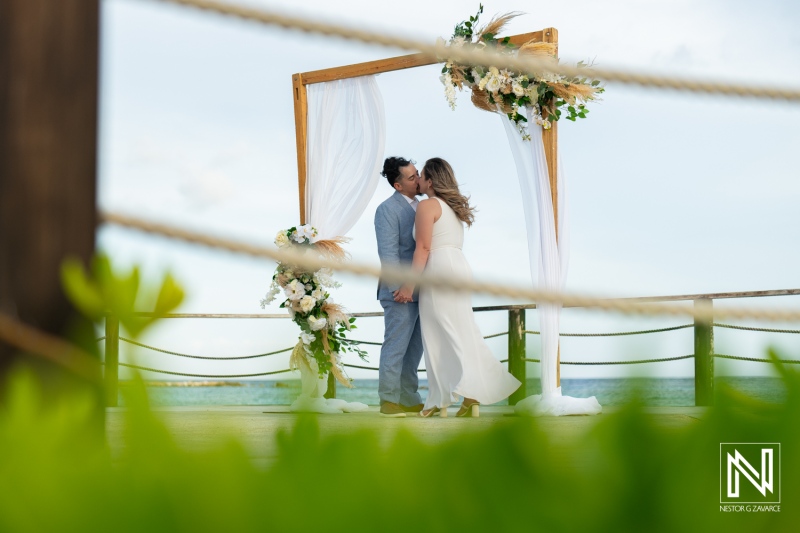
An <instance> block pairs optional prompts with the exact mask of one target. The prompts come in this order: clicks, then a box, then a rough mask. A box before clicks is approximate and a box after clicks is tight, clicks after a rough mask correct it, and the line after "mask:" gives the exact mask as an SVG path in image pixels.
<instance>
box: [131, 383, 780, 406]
mask: <svg viewBox="0 0 800 533" xmlns="http://www.w3.org/2000/svg"><path fill="white" fill-rule="evenodd" d="M353 384H354V385H355V387H354V388H352V389H346V388H344V387H342V386H341V385H340V386H338V387H337V398H341V399H343V400H347V401H350V402H362V403H366V404H368V405H377V404H378V380H376V379H358V380H355V381H354V382H353ZM120 385H121V386H120V405H124V404H125V399H124V391H125V388H126V383H125V382H121V383H120ZM716 386H717V390H719V389H720V388H723V387H730V388H732V389H734V390H735V391H738V392H740V393H743V394H746V395H748V396H750V397H752V398H755V399H758V400H762V401H767V402H782V401H784V400H785V398H786V388H785V386H784V384H783V382H782V380H781V379H779V378H771V377H718V378H716ZM147 390H148V395H149V398H150V402H151V404H152V405H153V406H203V405H289V404H291V403H292V401H293V400H294V399H295V398H296V397H297V395H298V394H300V381H299V380H285V381H220V382H196V381H194V382H192V381H183V382H177V381H160V382H150V383H148V387H147ZM561 390H562V393H563V394H564V395H567V396H574V397H589V396H595V397H597V400H598V401H599V402H600V404H601V405H605V406H615V405H622V404H624V403H626V402H628V401H630V400H631V399H633V398H634V397H635V396H637V395H638V398H639V400H640V401H641V402H642V403H643V404H644V405H648V406H691V405H694V378H618V379H612V378H608V379H564V380H562V382H561ZM540 391H541V386H540V383H539V380H538V379H529V380H528V381H527V394H528V395H531V394H538V393H539V392H540ZM420 393H421V394H422V396H423V398H424V397H425V395H426V393H427V381H426V380H420ZM507 403H508V402H507V401H503V402H500V403H499V404H497V405H505V404H507Z"/></svg>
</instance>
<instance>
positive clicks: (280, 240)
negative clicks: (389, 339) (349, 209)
mask: <svg viewBox="0 0 800 533" xmlns="http://www.w3.org/2000/svg"><path fill="white" fill-rule="evenodd" d="M344 242H346V241H345V239H342V238H337V239H330V240H320V239H318V232H317V230H316V228H314V227H312V226H310V225H308V224H306V225H304V226H296V227H292V228H289V229H287V230H282V231H279V232H278V234H277V235H276V237H275V245H276V246H278V248H287V247H291V248H296V249H299V250H303V251H306V252H313V253H317V254H319V255H322V256H324V257H327V258H333V259H339V260H341V259H344V258H345V257H346V256H347V254H346V253H345V251H344V250H343V249H342V247H341V244H342V243H344ZM338 287H341V283H339V282H337V281H335V280H334V279H333V275H332V272H331V270H330V269H327V268H323V269H320V270H317V271H315V272H309V271H306V270H303V269H302V268H301V267H299V266H297V265H288V264H284V263H278V267H277V268H276V269H275V274H274V275H273V276H272V284H271V286H270V290H269V292H267V295H266V296H265V297H264V298H263V299H262V300H261V308H262V309H263V308H265V307H266V306H267V305H269V304H270V303H272V302H273V301H275V300H276V298H278V296H279V295H281V294H282V295H283V297H284V298H285V300H284V301H283V302H282V303H281V305H280V307H281V308H283V309H286V310H287V311H288V312H289V315H290V316H291V317H292V320H293V321H294V322H295V323H296V324H297V325H298V326H300V331H301V332H300V338H299V340H298V343H297V345H296V346H295V348H294V350H293V351H292V356H291V359H290V367H291V368H299V365H301V364H305V365H307V366H308V362H307V360H306V357H311V358H314V359H315V360H316V362H317V367H318V370H319V375H320V376H324V375H325V374H326V373H328V372H332V373H333V375H334V376H335V377H336V379H337V380H338V381H339V382H340V383H342V384H343V385H345V386H346V387H351V386H352V385H351V383H350V381H351V380H350V379H349V378H347V375H346V374H345V372H344V368H343V367H342V365H341V361H340V359H341V352H347V351H350V352H354V353H356V354H358V356H359V357H361V358H362V359H364V360H366V357H367V353H366V352H365V351H364V350H362V349H360V348H359V347H358V344H357V343H355V342H354V341H351V340H349V339H347V338H346V334H347V332H348V331H351V330H353V329H356V325H355V320H356V319H355V318H353V317H349V316H348V315H347V314H346V313H345V311H344V308H343V307H342V306H340V305H339V304H336V303H334V302H333V301H332V300H331V299H330V294H329V293H328V289H333V288H338Z"/></svg>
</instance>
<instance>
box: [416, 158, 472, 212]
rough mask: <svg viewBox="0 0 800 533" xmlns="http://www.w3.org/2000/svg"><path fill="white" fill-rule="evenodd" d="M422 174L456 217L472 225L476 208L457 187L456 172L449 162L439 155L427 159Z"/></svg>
mask: <svg viewBox="0 0 800 533" xmlns="http://www.w3.org/2000/svg"><path fill="white" fill-rule="evenodd" d="M422 174H423V175H424V178H425V179H429V180H431V182H432V185H433V192H434V193H435V194H436V196H438V197H439V198H441V199H442V200H444V201H445V203H447V205H449V206H450V208H451V209H452V210H453V212H455V214H456V216H457V217H458V219H459V220H460V221H461V222H464V223H465V224H466V225H467V226H472V223H473V222H475V211H476V209H475V208H474V207H472V206H470V205H469V196H464V195H463V194H461V191H460V190H459V189H458V182H457V181H456V173H455V172H453V168H452V167H451V166H450V163H448V162H447V161H445V160H444V159H442V158H440V157H434V158H431V159H428V160H427V161H425V166H424V167H423V168H422Z"/></svg>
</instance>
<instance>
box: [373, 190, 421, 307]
mask: <svg viewBox="0 0 800 533" xmlns="http://www.w3.org/2000/svg"><path fill="white" fill-rule="evenodd" d="M415 216H416V211H414V208H413V207H411V205H410V204H409V203H408V200H406V198H405V196H403V195H402V194H400V193H399V192H397V191H395V193H394V194H393V195H391V196H390V197H389V198H387V199H386V200H384V202H383V203H382V204H381V205H379V206H378V209H377V210H376V211H375V235H376V237H377V238H378V257H380V259H381V266H386V265H391V266H398V265H407V266H411V261H412V260H413V259H414V249H415V248H416V247H417V242H416V241H415V240H414V235H413V233H412V231H413V229H414V218H415ZM399 288H400V284H399V283H392V284H389V283H385V282H384V281H383V280H379V281H378V300H391V301H394V295H393V294H392V293H393V292H394V291H396V290H397V289H399ZM414 301H415V302H416V301H417V294H416V292H415V293H414Z"/></svg>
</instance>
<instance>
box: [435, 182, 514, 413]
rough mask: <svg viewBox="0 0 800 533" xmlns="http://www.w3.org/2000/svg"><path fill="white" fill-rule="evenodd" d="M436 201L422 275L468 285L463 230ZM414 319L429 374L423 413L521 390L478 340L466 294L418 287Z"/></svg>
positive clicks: (487, 401) (489, 401) (495, 399)
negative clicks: (437, 213) (438, 213)
mask: <svg viewBox="0 0 800 533" xmlns="http://www.w3.org/2000/svg"><path fill="white" fill-rule="evenodd" d="M436 200H438V201H439V205H441V207H442V216H441V217H439V220H437V221H436V222H435V223H434V224H433V240H432V241H431V252H430V255H429V256H428V263H427V265H426V266H425V273H426V274H432V275H436V276H447V277H452V278H462V279H464V278H466V279H470V278H471V277H472V270H471V269H470V267H469V263H467V259H466V258H465V257H464V254H463V252H462V251H461V247H462V245H463V243H464V225H463V223H462V222H461V221H460V220H459V219H458V217H456V214H455V213H454V212H453V210H452V209H451V208H450V206H448V205H447V203H445V202H444V201H442V200H440V199H439V198H436ZM419 318H420V324H421V326H422V344H423V346H424V354H425V367H426V369H427V374H428V397H427V399H426V401H425V409H430V408H432V407H439V408H445V407H447V406H448V405H450V404H452V403H456V402H459V401H460V398H459V396H460V397H465V398H473V399H475V400H477V401H479V402H480V403H482V404H492V403H496V402H499V401H500V400H503V399H505V398H507V397H508V396H510V395H511V393H512V392H514V391H515V390H517V388H518V387H519V386H520V382H519V380H517V379H516V378H515V377H514V376H512V375H511V374H509V373H508V372H507V371H506V369H505V368H504V367H503V364H502V363H501V362H500V361H499V360H497V359H495V358H494V356H493V355H492V352H491V350H490V349H489V347H488V346H487V345H486V342H485V341H484V340H483V335H482V334H481V332H480V329H478V325H477V323H476V322H475V316H474V314H473V312H472V295H471V294H470V293H469V292H454V291H452V290H447V289H441V288H433V287H428V286H423V287H421V288H420V291H419Z"/></svg>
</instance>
